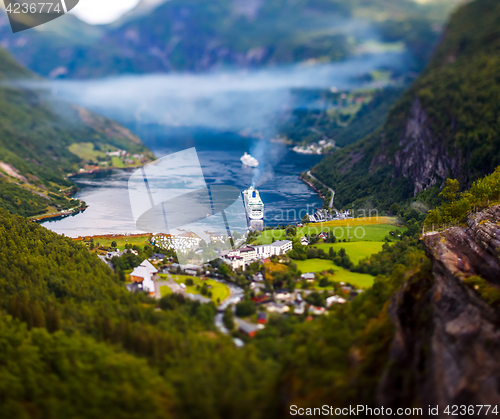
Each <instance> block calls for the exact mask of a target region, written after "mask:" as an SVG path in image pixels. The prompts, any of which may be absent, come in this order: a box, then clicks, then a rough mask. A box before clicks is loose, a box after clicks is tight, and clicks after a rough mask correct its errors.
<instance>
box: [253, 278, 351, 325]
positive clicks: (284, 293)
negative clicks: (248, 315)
mask: <svg viewBox="0 0 500 419" xmlns="http://www.w3.org/2000/svg"><path fill="white" fill-rule="evenodd" d="M313 275H314V274H313ZM250 289H252V290H253V292H254V294H255V296H254V297H253V298H252V300H253V301H254V302H255V304H257V305H260V306H263V307H265V310H266V311H267V312H269V313H279V314H285V313H290V312H293V314H297V315H301V314H304V313H305V311H306V310H307V311H308V313H309V314H311V315H322V314H326V308H325V307H317V306H314V305H312V304H308V303H307V302H306V301H304V297H306V296H307V295H308V294H310V293H312V292H314V291H313V290H296V291H294V292H289V291H288V290H286V289H283V290H275V291H274V293H271V292H269V291H265V286H264V284H259V283H257V282H253V283H252V284H251V285H250ZM345 302H346V300H345V299H344V298H342V297H339V296H337V295H332V296H330V297H328V298H327V299H326V307H330V306H331V305H332V304H344V303H345ZM292 310H293V311H292Z"/></svg>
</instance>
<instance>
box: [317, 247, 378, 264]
mask: <svg viewBox="0 0 500 419" xmlns="http://www.w3.org/2000/svg"><path fill="white" fill-rule="evenodd" d="M383 245H384V242H350V243H318V244H315V245H314V247H317V248H318V249H323V250H324V251H325V252H326V253H328V251H329V250H330V247H333V249H334V250H335V251H339V250H340V249H341V248H344V249H345V251H346V253H347V254H348V255H349V257H350V259H351V260H352V261H353V263H354V264H355V265H357V264H358V262H359V261H360V260H361V259H364V258H367V257H369V256H371V255H373V254H375V253H379V252H380V251H381V250H382V246H383Z"/></svg>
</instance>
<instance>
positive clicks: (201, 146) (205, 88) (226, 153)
mask: <svg viewBox="0 0 500 419" xmlns="http://www.w3.org/2000/svg"><path fill="white" fill-rule="evenodd" d="M405 62H406V57H405V54H404V53H379V54H372V55H368V56H361V57H355V58H353V59H351V60H346V61H344V62H339V63H332V64H321V65H296V66H291V67H287V68H274V69H262V70H258V71H254V72H250V71H243V72H241V71H240V72H219V73H210V74H197V75H189V74H172V75H149V76H127V77H117V78H110V79H103V80H89V81H52V82H51V84H50V88H51V91H52V93H53V95H54V96H55V97H57V98H58V100H61V99H62V100H67V101H70V102H72V103H77V104H79V105H82V106H85V107H86V108H88V109H91V110H94V111H97V112H99V113H100V114H102V115H105V116H108V117H111V118H113V119H115V120H117V121H118V122H120V123H122V124H124V125H125V126H127V127H128V128H130V129H131V130H132V131H133V132H134V133H135V134H137V135H138V136H139V137H140V138H141V139H142V140H143V142H144V143H145V145H146V146H147V147H148V148H149V149H150V150H151V151H153V152H154V154H155V155H156V157H158V158H160V157H163V156H166V155H168V154H171V153H174V152H177V151H182V150H185V149H187V148H191V147H195V148H196V150H197V152H198V156H199V160H200V163H201V166H202V170H203V173H204V176H205V178H206V182H207V183H208V184H226V185H231V186H236V187H237V188H239V189H240V190H241V191H243V190H244V189H246V188H248V187H249V186H250V185H254V186H255V187H257V188H258V189H259V191H260V192H261V197H262V200H263V202H264V204H265V224H266V225H276V224H288V223H294V222H297V221H300V220H301V218H302V217H303V216H304V215H305V214H306V213H311V212H312V211H313V210H314V208H315V207H320V206H321V205H322V202H321V200H320V199H319V198H318V196H317V195H316V193H315V192H314V191H312V190H311V189H309V188H308V187H307V186H306V185H305V184H304V183H303V182H302V181H301V180H300V179H299V175H300V173H302V172H304V171H306V170H308V169H310V168H311V167H312V166H314V165H315V164H316V163H318V162H319V161H320V160H321V156H318V155H300V154H296V153H294V152H293V151H292V150H291V147H290V146H287V145H285V144H283V143H280V142H277V141H273V140H275V138H276V135H277V134H278V133H279V124H280V122H281V121H283V118H289V117H291V111H293V110H294V109H297V108H305V107H307V108H308V109H311V108H314V107H315V106H321V104H317V103H301V102H297V97H298V96H297V95H294V93H293V92H294V90H295V89H332V90H333V89H336V90H350V89H354V88H359V87H370V86H369V83H367V82H366V77H364V76H366V74H367V73H369V72H370V71H372V70H377V69H380V68H392V69H396V70H399V71H400V70H402V69H403V68H404V65H405V64H404V63H405ZM244 152H250V153H251V154H252V155H253V156H255V157H256V158H257V159H258V160H259V162H260V165H259V167H258V168H257V169H254V168H248V167H245V166H243V165H242V163H241V161H240V157H241V156H242V155H243V154H244ZM130 175H131V172H130V171H127V170H116V171H108V172H100V173H95V174H93V175H83V176H79V177H78V178H75V179H74V181H75V182H76V183H77V184H78V185H79V187H80V191H79V192H78V193H77V194H76V195H75V197H76V198H78V199H82V200H84V201H85V202H87V204H88V205H89V207H88V209H87V210H86V211H85V212H83V213H81V214H78V215H75V216H72V217H68V218H65V219H62V220H57V221H49V222H46V223H45V226H46V227H47V228H50V229H52V230H54V231H56V232H57V233H62V234H65V235H67V236H71V237H78V236H88V235H98V234H112V233H138V232H139V231H138V230H137V228H136V227H135V225H134V222H133V218H132V214H131V210H130V203H129V196H128V191H127V181H128V178H129V177H130Z"/></svg>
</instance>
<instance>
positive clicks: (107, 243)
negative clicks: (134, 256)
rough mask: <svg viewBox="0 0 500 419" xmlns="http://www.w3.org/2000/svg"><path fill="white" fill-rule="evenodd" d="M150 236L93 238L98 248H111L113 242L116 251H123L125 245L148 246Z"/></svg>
mask: <svg viewBox="0 0 500 419" xmlns="http://www.w3.org/2000/svg"><path fill="white" fill-rule="evenodd" d="M150 237H151V234H149V233H148V234H140V235H137V236H135V235H134V236H116V237H113V236H93V239H94V243H95V244H97V243H99V245H100V246H104V247H111V242H113V241H115V242H116V244H117V247H118V249H120V250H123V249H125V245H126V244H131V245H136V246H144V245H145V244H149V238H150Z"/></svg>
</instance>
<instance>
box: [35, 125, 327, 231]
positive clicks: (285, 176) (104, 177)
mask: <svg viewBox="0 0 500 419" xmlns="http://www.w3.org/2000/svg"><path fill="white" fill-rule="evenodd" d="M136 130H137V129H136ZM143 130H144V131H143V132H141V129H138V130H137V131H138V134H139V135H140V136H141V138H143V140H144V141H145V143H146V145H147V146H148V147H149V148H150V149H151V150H152V151H153V152H154V153H155V155H156V156H157V157H162V156H166V155H168V154H171V153H174V152H177V151H181V150H185V149H187V148H190V147H196V150H197V152H198V156H199V160H200V164H201V166H202V170H203V174H204V176H205V179H206V182H207V184H209V185H210V184H219V185H232V186H235V187H237V188H238V189H240V191H243V190H245V189H247V188H248V187H249V186H250V185H251V184H252V183H255V185H256V187H257V188H258V189H259V191H260V194H261V197H262V200H263V202H264V204H265V223H266V225H276V224H283V223H288V222H294V221H299V220H300V219H301V218H302V216H303V215H304V213H305V211H306V210H307V209H309V210H310V211H312V209H313V208H314V207H315V206H321V201H320V200H319V198H318V197H317V195H316V194H315V193H314V191H312V190H310V189H309V188H308V187H307V186H306V185H305V184H304V183H303V182H302V181H301V180H300V179H299V178H298V176H299V174H300V173H302V172H304V171H306V170H308V169H309V168H310V167H312V166H313V165H314V164H316V163H317V162H318V161H319V160H320V159H321V156H304V155H297V154H296V153H294V152H293V151H291V150H290V149H289V147H287V146H285V145H283V144H278V143H270V142H267V141H266V142H265V147H266V148H265V150H266V151H265V153H266V158H265V159H264V158H262V159H261V160H262V164H261V165H260V166H259V168H258V169H252V168H248V167H245V166H243V165H242V164H241V161H240V157H241V156H242V155H243V153H244V152H245V151H251V152H252V154H253V155H255V156H256V157H257V158H259V156H260V155H259V148H261V147H262V145H263V144H264V141H262V140H256V139H251V138H245V137H241V136H239V135H236V134H234V133H221V132H216V131H207V130H200V129H187V128H185V129H173V128H163V127H154V129H153V128H151V127H144V128H143ZM131 174H132V171H128V170H114V171H106V172H100V173H96V174H93V175H84V176H80V177H78V178H76V179H74V180H75V181H76V182H77V183H78V186H79V187H80V191H79V192H78V193H77V194H76V195H75V198H78V199H82V200H84V201H85V202H87V204H89V208H88V209H87V210H86V211H85V212H84V213H81V214H78V215H75V216H73V217H68V218H64V219H62V220H57V221H48V222H46V223H44V225H45V226H46V227H47V228H49V229H51V230H53V231H55V232H57V233H61V234H65V235H66V236H70V237H78V236H87V235H99V234H124V233H139V232H141V231H140V230H138V229H137V228H136V226H135V222H134V218H133V215H132V210H131V207H130V201H129V193H128V188H127V186H128V185H127V183H128V180H129V178H130V176H131ZM301 211H302V212H301Z"/></svg>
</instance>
